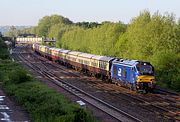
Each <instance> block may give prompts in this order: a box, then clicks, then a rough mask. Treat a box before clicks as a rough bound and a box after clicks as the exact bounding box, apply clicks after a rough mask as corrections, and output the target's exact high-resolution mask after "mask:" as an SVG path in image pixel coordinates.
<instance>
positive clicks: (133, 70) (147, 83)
mask: <svg viewBox="0 0 180 122" xmlns="http://www.w3.org/2000/svg"><path fill="white" fill-rule="evenodd" d="M111 78H112V81H113V82H115V83H118V84H121V85H123V86H127V87H130V88H131V89H133V90H138V91H140V90H143V91H144V90H145V91H151V90H153V89H154V87H155V76H154V68H153V66H152V65H151V64H150V63H149V62H144V61H138V60H123V59H120V60H119V59H115V60H114V61H113V62H112V66H111Z"/></svg>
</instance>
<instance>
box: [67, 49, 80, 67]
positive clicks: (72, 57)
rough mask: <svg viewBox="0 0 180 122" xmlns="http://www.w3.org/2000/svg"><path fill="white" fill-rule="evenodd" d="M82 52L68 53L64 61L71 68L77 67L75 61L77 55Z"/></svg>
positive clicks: (77, 64)
mask: <svg viewBox="0 0 180 122" xmlns="http://www.w3.org/2000/svg"><path fill="white" fill-rule="evenodd" d="M81 53H82V52H78V51H69V52H68V53H67V55H66V60H67V63H68V65H69V66H71V67H72V68H74V69H75V68H76V67H78V66H79V63H78V61H77V60H76V59H77V56H78V55H79V54H81Z"/></svg>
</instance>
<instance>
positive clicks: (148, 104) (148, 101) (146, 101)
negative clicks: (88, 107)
mask: <svg viewBox="0 0 180 122" xmlns="http://www.w3.org/2000/svg"><path fill="white" fill-rule="evenodd" d="M27 54H28V53H27ZM24 55H26V52H24ZM31 55H33V56H32V57H34V58H38V59H39V61H38V62H39V63H38V65H42V66H38V67H39V68H40V67H43V68H45V69H46V70H45V71H48V69H50V68H52V69H55V68H57V69H58V68H60V69H61V70H63V72H66V73H65V75H68V76H72V75H73V76H76V77H80V76H79V75H77V74H75V73H73V72H72V71H67V69H66V68H63V67H62V66H59V65H57V64H52V63H51V62H49V61H48V60H47V59H44V58H43V57H39V56H37V55H36V54H31ZM36 60H37V59H36ZM26 62H28V61H27V60H26ZM34 64H37V62H34ZM53 67H54V68H53ZM43 68H42V69H43ZM67 72H68V73H67ZM48 73H49V72H45V73H44V74H48ZM42 75H43V73H42ZM44 76H46V75H44ZM46 77H50V78H49V79H51V80H54V82H57V81H61V80H62V81H63V79H62V78H61V77H59V76H58V75H57V74H55V73H53V72H52V73H50V74H49V75H48V76H46ZM64 82H65V81H64ZM101 83H102V82H101ZM101 83H99V84H101ZM56 84H58V83H56ZM70 85H71V84H70ZM103 87H104V86H103ZM67 88H70V89H72V87H70V86H67ZM80 90H81V89H80ZM74 91H75V90H74ZM77 93H78V92H77ZM166 94H168V95H170V93H166ZM113 95H114V94H113ZM122 95H124V96H125V97H127V101H129V102H131V101H135V102H136V103H140V104H139V105H140V106H141V107H142V108H144V109H146V110H148V111H150V112H156V113H158V115H160V116H163V117H165V118H167V120H170V121H174V120H177V121H179V113H178V110H179V109H178V108H177V112H174V111H171V109H168V108H166V107H164V106H161V105H160V104H156V103H157V102H158V100H161V99H160V98H161V97H162V95H160V96H159V95H154V94H152V95H151V94H150V95H148V97H147V95H146V97H144V96H143V95H135V96H134V95H132V94H131V93H127V92H124V91H123V92H122V91H121V93H119V94H116V95H114V96H115V97H116V98H117V100H118V99H120V97H119V96H122ZM159 97H160V98H159ZM169 97H172V96H169ZM167 98H168V97H164V98H162V99H163V100H164V101H166V102H167V103H170V102H171V103H173V102H176V101H173V100H169V98H168V99H167ZM166 99H167V100H166ZM152 101H154V102H152ZM106 103H107V102H106ZM154 103H155V104H154ZM109 105H112V104H111V103H110V104H109ZM114 106H116V105H114ZM172 107H173V106H172ZM175 107H177V106H175ZM167 113H168V114H167Z"/></svg>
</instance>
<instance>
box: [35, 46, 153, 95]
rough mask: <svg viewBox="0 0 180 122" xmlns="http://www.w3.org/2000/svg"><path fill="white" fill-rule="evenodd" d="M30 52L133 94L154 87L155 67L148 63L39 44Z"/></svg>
mask: <svg viewBox="0 0 180 122" xmlns="http://www.w3.org/2000/svg"><path fill="white" fill-rule="evenodd" d="M32 49H33V50H34V51H35V52H36V53H38V54H39V55H41V56H43V57H46V58H48V59H49V60H52V61H55V62H58V63H60V64H63V65H65V66H67V67H71V68H73V69H75V70H77V71H82V72H85V73H87V74H89V75H91V76H96V77H99V78H101V79H104V80H105V81H110V82H112V83H115V84H120V85H121V86H125V87H128V88H130V89H132V90H135V91H145V92H149V91H153V89H154V88H155V86H156V81H155V74H154V67H153V66H152V65H151V63H150V62H146V61H139V60H127V59H122V58H117V57H110V56H101V55H94V54H88V53H84V52H79V51H73V50H66V49H60V48H55V47H49V46H45V45H41V44H33V45H32Z"/></svg>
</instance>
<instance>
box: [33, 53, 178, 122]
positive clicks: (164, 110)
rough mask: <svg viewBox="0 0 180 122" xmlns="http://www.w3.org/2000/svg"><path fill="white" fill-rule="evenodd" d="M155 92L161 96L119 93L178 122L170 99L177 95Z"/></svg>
mask: <svg viewBox="0 0 180 122" xmlns="http://www.w3.org/2000/svg"><path fill="white" fill-rule="evenodd" d="M36 57H37V58H39V59H40V60H41V61H42V62H43V61H44V59H43V58H42V57H38V56H37V55H36ZM45 65H46V64H45ZM48 65H51V66H53V67H55V68H60V69H63V68H62V67H61V66H58V65H56V64H52V63H50V62H48ZM63 70H64V69H63ZM70 73H71V74H72V75H76V74H75V73H72V72H70ZM54 75H55V74H54ZM78 77H79V76H78ZM156 90H158V91H159V92H158V93H160V94H162V95H161V96H159V95H158V94H157V95H156V94H151V95H146V97H144V96H143V95H138V96H137V95H136V96H133V95H132V94H128V93H125V92H121V94H124V95H126V96H128V97H130V98H133V99H134V100H136V101H138V102H139V103H141V105H142V106H144V108H145V107H146V106H147V105H148V108H147V110H149V111H151V112H154V111H156V112H158V114H159V115H161V116H163V117H165V118H167V119H171V120H173V119H174V120H175V119H177V120H178V121H180V115H179V111H178V108H176V107H177V106H176V105H174V103H176V101H174V100H172V99H171V97H172V96H176V97H177V98H178V96H179V94H178V93H175V92H169V91H167V90H163V89H160V88H158V89H156ZM163 95H166V96H164V97H163V98H162V99H163V101H162V99H160V98H161V97H162V96H163ZM167 95H168V96H167ZM169 95H170V96H169ZM147 96H148V97H147ZM117 97H118V96H117ZM159 97H160V98H159ZM147 98H148V99H147ZM154 100H156V101H158V100H159V101H158V102H156V101H154ZM163 104H168V107H164V106H163ZM169 108H170V109H169ZM171 109H174V110H176V112H174V111H172V110H171Z"/></svg>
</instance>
